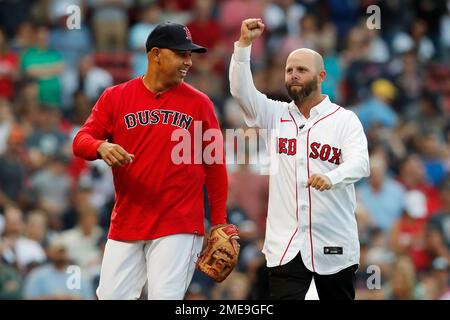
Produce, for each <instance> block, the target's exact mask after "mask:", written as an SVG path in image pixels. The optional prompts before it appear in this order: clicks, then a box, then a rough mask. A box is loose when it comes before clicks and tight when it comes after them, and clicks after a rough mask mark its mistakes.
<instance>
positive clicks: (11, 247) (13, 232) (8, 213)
mask: <svg viewBox="0 0 450 320" xmlns="http://www.w3.org/2000/svg"><path fill="white" fill-rule="evenodd" d="M4 216H5V227H4V231H3V235H2V236H1V239H0V243H1V246H0V255H1V258H2V259H3V261H5V262H7V263H8V264H9V265H10V266H13V267H14V268H16V269H17V270H18V271H19V272H20V273H21V274H22V275H24V274H26V273H27V272H28V271H29V270H30V269H31V268H32V267H33V266H35V265H36V264H41V263H43V262H44V261H45V260H46V256H45V252H44V250H43V249H42V247H41V245H40V244H39V243H37V242H36V241H34V240H31V239H28V238H26V237H24V236H23V232H24V227H25V225H24V221H23V213H22V211H21V210H20V209H19V208H17V207H13V206H8V207H5V209H4Z"/></svg>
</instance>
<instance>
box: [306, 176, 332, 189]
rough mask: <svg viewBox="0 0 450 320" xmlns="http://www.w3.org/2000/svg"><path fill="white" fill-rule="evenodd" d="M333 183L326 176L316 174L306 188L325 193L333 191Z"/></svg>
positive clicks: (310, 178)
mask: <svg viewBox="0 0 450 320" xmlns="http://www.w3.org/2000/svg"><path fill="white" fill-rule="evenodd" d="M331 186H332V184H331V181H330V178H328V177H327V176H326V175H324V174H320V173H315V174H313V175H312V176H311V177H309V179H308V182H307V183H306V187H307V188H308V187H313V188H314V189H316V190H319V191H324V190H329V189H331Z"/></svg>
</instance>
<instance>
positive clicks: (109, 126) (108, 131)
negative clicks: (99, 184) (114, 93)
mask: <svg viewBox="0 0 450 320" xmlns="http://www.w3.org/2000/svg"><path fill="white" fill-rule="evenodd" d="M111 110H112V105H111V102H110V101H109V92H108V90H105V92H103V94H102V95H101V96H100V98H99V99H98V101H97V103H96V104H95V106H94V108H92V113H91V114H90V116H89V118H88V119H87V120H86V122H85V124H84V125H83V126H82V127H81V129H80V131H79V132H78V133H77V135H76V136H75V138H74V140H73V144H72V148H73V153H74V155H76V156H77V157H80V158H83V159H85V160H97V159H102V160H103V161H105V162H106V164H108V165H109V166H122V165H124V164H127V163H130V162H132V159H133V157H134V156H133V155H132V154H129V153H128V152H127V151H126V150H125V149H123V148H122V147H121V146H120V145H117V144H114V143H110V142H108V141H106V140H107V139H108V138H110V137H111V135H112V130H113V121H112V112H111Z"/></svg>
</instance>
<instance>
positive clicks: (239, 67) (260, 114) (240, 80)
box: [229, 19, 281, 128]
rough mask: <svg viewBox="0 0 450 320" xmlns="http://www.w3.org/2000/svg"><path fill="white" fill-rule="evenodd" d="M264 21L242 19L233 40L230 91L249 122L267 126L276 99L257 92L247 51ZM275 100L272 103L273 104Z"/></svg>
mask: <svg viewBox="0 0 450 320" xmlns="http://www.w3.org/2000/svg"><path fill="white" fill-rule="evenodd" d="M263 31H264V24H263V23H262V21H261V19H246V20H244V21H243V22H242V26H241V36H240V38H239V41H237V42H236V43H235V44H234V53H233V55H232V57H231V63H230V73H229V78H230V91H231V95H232V96H233V97H234V98H235V99H236V100H237V102H238V104H239V106H240V108H241V109H242V111H243V112H244V119H245V122H246V123H247V125H248V126H250V127H259V128H269V127H270V123H271V119H272V117H273V115H274V113H275V111H276V110H277V109H278V108H277V107H276V104H278V103H281V102H276V101H274V100H270V99H268V98H267V96H266V95H264V94H262V93H261V92H259V91H258V90H257V89H256V87H255V85H254V83H253V76H252V73H251V70H250V52H251V44H252V41H253V40H254V39H256V38H258V37H259V36H261V34H262V32H263ZM272 104H274V106H272Z"/></svg>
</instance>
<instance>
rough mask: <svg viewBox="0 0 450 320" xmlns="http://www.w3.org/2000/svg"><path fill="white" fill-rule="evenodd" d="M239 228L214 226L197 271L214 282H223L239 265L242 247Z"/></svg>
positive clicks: (229, 225) (198, 261)
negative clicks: (238, 259) (239, 240)
mask: <svg viewBox="0 0 450 320" xmlns="http://www.w3.org/2000/svg"><path fill="white" fill-rule="evenodd" d="M237 239H239V234H238V228H237V227H236V226H235V225H233V224H222V225H217V226H214V227H213V228H212V229H211V232H210V234H209V237H208V243H207V245H206V248H205V249H204V250H203V252H202V253H201V254H200V256H199V258H198V260H197V269H198V270H200V271H201V272H203V273H205V274H206V275H208V276H209V277H211V278H212V279H214V281H216V282H222V281H223V280H225V279H226V277H228V275H229V274H230V273H231V271H233V268H234V267H235V266H236V264H237V258H238V255H239V249H240V245H239V243H238V242H237Z"/></svg>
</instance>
